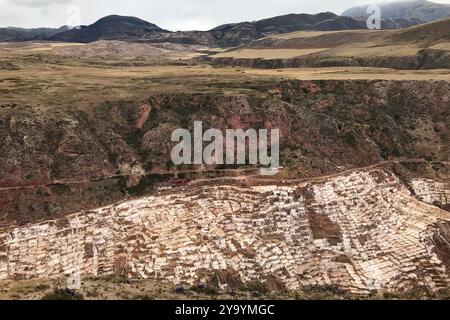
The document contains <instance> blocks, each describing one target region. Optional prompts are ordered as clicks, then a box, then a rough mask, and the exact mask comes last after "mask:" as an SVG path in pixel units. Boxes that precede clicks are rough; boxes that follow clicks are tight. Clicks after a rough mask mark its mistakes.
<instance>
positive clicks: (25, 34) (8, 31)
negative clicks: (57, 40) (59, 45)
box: [0, 26, 69, 41]
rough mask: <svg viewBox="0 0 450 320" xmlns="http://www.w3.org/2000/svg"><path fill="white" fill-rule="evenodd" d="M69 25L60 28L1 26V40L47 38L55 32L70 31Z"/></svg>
mask: <svg viewBox="0 0 450 320" xmlns="http://www.w3.org/2000/svg"><path fill="white" fill-rule="evenodd" d="M68 30H69V28H68V27H67V26H63V27H60V28H57V29H56V28H35V29H24V28H12V27H10V28H0V41H30V40H36V39H46V38H48V37H51V36H53V35H55V34H58V33H61V32H65V31H68Z"/></svg>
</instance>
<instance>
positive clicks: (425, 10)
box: [342, 0, 450, 22]
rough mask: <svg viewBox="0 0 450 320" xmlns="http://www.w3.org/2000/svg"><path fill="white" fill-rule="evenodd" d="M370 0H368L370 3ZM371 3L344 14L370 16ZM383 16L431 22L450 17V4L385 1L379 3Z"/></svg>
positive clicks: (346, 11)
mask: <svg viewBox="0 0 450 320" xmlns="http://www.w3.org/2000/svg"><path fill="white" fill-rule="evenodd" d="M369 2H370V1H368V3H369ZM368 6H369V4H366V5H363V6H355V7H352V8H350V9H347V10H345V11H344V12H343V13H342V15H343V16H350V17H364V16H368V13H367V8H368ZM379 6H380V9H381V17H382V18H383V19H391V18H401V19H408V20H413V19H417V20H421V21H424V22H431V21H435V20H440V19H446V18H448V17H450V5H449V4H443V3H434V2H431V1H427V0H409V1H394V2H384V3H380V4H379Z"/></svg>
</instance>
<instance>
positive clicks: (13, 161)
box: [0, 80, 450, 225]
mask: <svg viewBox="0 0 450 320" xmlns="http://www.w3.org/2000/svg"><path fill="white" fill-rule="evenodd" d="M224 86H225V87H224V88H221V90H220V92H205V93H196V94H192V93H171V94H159V95H155V96H152V97H149V98H148V99H146V100H145V101H124V102H121V103H103V104H101V105H98V106H95V107H92V108H87V109H83V110H81V109H77V108H74V109H71V108H68V109H66V110H59V109H58V110H53V109H51V108H50V109H49V110H50V111H44V110H42V109H41V108H37V107H33V106H24V107H19V106H9V107H8V106H3V107H2V110H1V117H0V172H1V174H0V225H1V224H10V223H13V222H18V223H27V222H35V221H39V220H40V221H42V220H46V219H52V218H57V217H61V216H64V215H65V214H68V213H71V212H76V211H80V210H82V209H87V208H95V207H99V206H102V205H107V204H110V203H112V202H115V201H119V200H122V199H125V198H126V197H128V196H129V195H131V196H136V195H138V196H140V195H144V194H148V193H149V192H152V190H153V187H154V182H155V181H157V179H167V176H163V177H162V178H161V177H158V176H154V174H166V173H168V174H173V173H174V172H175V170H173V168H171V166H170V165H168V164H170V151H171V149H172V147H173V143H172V142H171V141H170V138H171V133H172V131H173V130H175V129H178V128H186V129H192V126H193V122H194V121H203V122H204V127H205V128H207V127H213V128H219V129H228V128H234V129H236V128H243V129H248V128H256V129H258V128H280V129H281V165H282V166H284V167H285V168H287V169H288V170H287V172H288V173H289V176H290V177H291V178H297V177H312V176H317V175H323V174H329V173H335V172H340V171H342V170H343V169H349V168H355V167H364V166H368V165H372V164H375V163H379V162H382V161H384V160H388V159H401V158H408V159H427V160H436V161H448V159H449V138H448V137H449V131H448V130H449V128H450V123H449V121H450V120H449V119H450V115H449V112H450V111H449V110H450V108H449V103H450V102H449V101H450V96H449V92H450V87H449V83H448V82H436V81H399V82H397V81H293V80H292V81H283V82H277V83H274V82H273V81H270V82H267V83H250V82H247V83H237V84H235V86H236V88H235V87H233V84H224ZM226 86H230V88H229V89H230V93H223V91H224V90H227V89H228V88H227V87H226ZM216 89H217V88H216ZM231 89H232V90H231ZM238 89H239V91H241V92H242V93H236V91H237V90H238ZM216 91H217V90H216ZM231 92H232V93H231ZM185 169H186V168H185ZM187 169H189V170H191V169H195V170H198V171H200V172H201V171H204V170H205V168H187ZM206 169H215V168H206Z"/></svg>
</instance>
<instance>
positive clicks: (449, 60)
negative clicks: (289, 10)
mask: <svg viewBox="0 0 450 320" xmlns="http://www.w3.org/2000/svg"><path fill="white" fill-rule="evenodd" d="M449 30H450V19H446V20H441V21H437V22H432V23H429V24H424V25H420V26H415V27H411V28H406V29H401V30H382V31H369V30H364V31H363V30H357V31H342V32H329V33H327V32H294V33H287V34H282V35H276V36H270V37H266V38H263V39H260V40H257V41H254V42H252V43H251V44H250V45H248V46H246V47H242V48H237V49H234V50H228V51H226V52H222V53H218V54H215V55H212V56H210V57H209V59H211V61H212V62H215V63H219V64H232V65H243V66H251V67H260V68H281V67H302V66H311V67H324V66H328V67H329V66H371V67H385V68H396V69H434V68H450V53H449V52H450V32H449ZM280 50H284V53H285V55H282V54H281V51H280ZM249 52H255V54H254V55H253V56H252V55H250V54H249ZM287 52H288V54H287ZM277 53H278V54H277Z"/></svg>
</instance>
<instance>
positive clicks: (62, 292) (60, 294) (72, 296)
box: [41, 289, 84, 301]
mask: <svg viewBox="0 0 450 320" xmlns="http://www.w3.org/2000/svg"><path fill="white" fill-rule="evenodd" d="M83 299H84V298H83V296H82V295H81V294H79V293H77V292H76V291H75V290H70V289H55V290H53V292H52V293H48V294H46V295H44V296H43V297H42V299H41V300H57V301H66V300H83Z"/></svg>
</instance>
